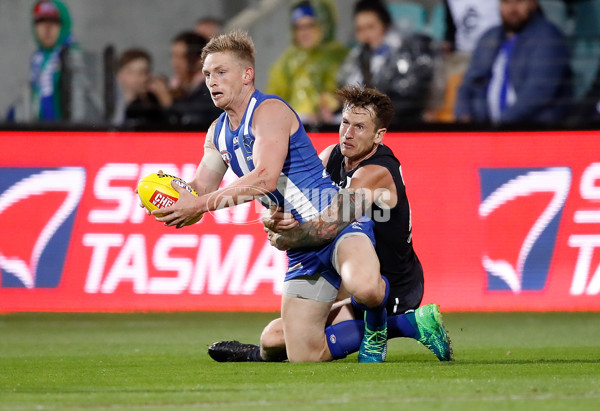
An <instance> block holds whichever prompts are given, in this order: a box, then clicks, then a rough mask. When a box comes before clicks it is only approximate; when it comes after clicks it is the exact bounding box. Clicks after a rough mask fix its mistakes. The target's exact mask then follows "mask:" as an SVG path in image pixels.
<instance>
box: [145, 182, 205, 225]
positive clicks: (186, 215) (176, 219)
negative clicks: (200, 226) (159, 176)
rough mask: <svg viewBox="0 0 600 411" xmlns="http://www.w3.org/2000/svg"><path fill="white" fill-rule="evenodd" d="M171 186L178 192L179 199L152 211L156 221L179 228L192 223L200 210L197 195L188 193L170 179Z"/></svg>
mask: <svg viewBox="0 0 600 411" xmlns="http://www.w3.org/2000/svg"><path fill="white" fill-rule="evenodd" d="M171 186H172V187H173V188H174V189H175V190H176V191H177V192H178V193H179V199H178V200H177V202H176V203H175V204H173V205H172V206H170V207H164V208H160V209H158V210H154V211H152V213H151V214H152V215H154V216H155V217H156V220H157V221H161V222H163V223H165V225H166V226H169V227H170V226H175V227H176V228H181V227H184V226H186V225H190V224H193V223H194V222H195V220H196V218H197V217H198V216H200V214H201V213H200V212H198V205H197V203H196V202H197V201H198V197H196V196H194V195H193V194H191V193H189V192H188V191H187V190H186V189H185V188H183V187H181V186H180V185H179V184H176V183H175V182H174V181H171Z"/></svg>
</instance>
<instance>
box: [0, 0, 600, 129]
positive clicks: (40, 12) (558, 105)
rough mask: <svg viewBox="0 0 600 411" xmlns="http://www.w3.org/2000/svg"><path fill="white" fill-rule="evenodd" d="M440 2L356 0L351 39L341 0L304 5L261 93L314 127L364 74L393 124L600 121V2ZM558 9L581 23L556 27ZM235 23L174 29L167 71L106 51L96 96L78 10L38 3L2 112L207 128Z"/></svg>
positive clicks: (328, 118) (324, 122) (134, 55)
mask: <svg viewBox="0 0 600 411" xmlns="http://www.w3.org/2000/svg"><path fill="white" fill-rule="evenodd" d="M430 3H431V2H429V3H428V6H425V5H424V4H422V3H420V2H419V1H417V0H414V1H387V2H385V1H383V0H357V1H355V2H354V3H353V4H352V7H353V12H352V19H353V21H352V22H343V24H351V25H352V26H353V29H354V30H353V32H354V38H353V39H352V40H351V41H350V42H349V43H343V42H340V41H339V40H338V38H337V35H336V29H337V27H336V26H337V25H338V24H339V22H338V16H337V10H336V7H335V3H334V2H333V1H332V0H301V1H295V2H293V4H292V5H291V7H290V9H289V28H290V32H291V44H289V46H288V47H287V48H286V49H285V50H284V51H283V53H282V54H281V55H280V56H279V58H278V59H277V60H276V61H275V62H274V64H273V65H272V66H271V67H270V70H269V78H268V83H267V86H266V90H264V91H266V92H267V93H270V94H277V95H279V96H281V97H283V98H284V99H285V100H286V101H287V102H288V103H289V104H290V105H291V106H292V107H293V108H294V109H295V110H296V111H297V112H298V114H299V115H300V116H301V118H302V120H303V122H304V123H305V125H306V126H307V127H312V128H315V129H319V128H320V127H326V126H331V125H335V124H339V119H340V110H341V107H340V103H339V101H337V100H336V98H335V90H336V89H337V88H339V87H341V86H344V85H350V84H356V83H363V84H366V85H367V86H370V87H375V88H378V89H379V90H381V91H382V92H384V93H386V94H388V95H389V96H390V97H391V98H392V101H393V102H394V105H395V107H396V116H395V119H394V121H393V123H392V126H391V127H392V128H394V129H400V128H402V127H403V126H406V125H408V124H413V125H414V124H426V123H473V124H483V125H491V126H495V125H505V124H523V125H524V124H533V125H544V126H547V125H550V126H551V125H565V124H571V125H594V124H599V123H600V71H599V70H598V63H599V62H600V60H599V57H598V55H592V59H591V60H592V62H591V64H587V65H586V66H585V67H584V68H583V69H584V71H585V72H586V73H587V78H588V79H589V80H588V81H587V83H585V84H583V82H581V81H578V79H580V77H581V74H579V73H580V72H581V67H580V66H578V62H579V60H577V59H578V57H579V58H581V57H582V56H583V57H584V58H585V59H586V61H587V62H590V52H589V50H593V49H594V47H595V45H597V44H600V38H599V37H597V36H594V35H593V34H592V35H590V34H589V33H590V31H589V30H587V31H586V27H584V26H585V24H586V21H587V22H588V23H587V24H591V25H597V20H596V18H597V17H600V5H599V4H598V3H600V1H598V0H553V2H551V3H550V2H544V1H542V0H485V1H482V0H439V1H438V2H436V4H434V5H433V6H431V4H430ZM544 5H546V6H545V7H542V6H544ZM548 5H554V6H557V5H559V6H560V8H557V7H554V8H552V7H550V6H548ZM556 10H560V11H559V12H560V13H563V14H564V16H561V18H563V17H564V20H561V21H569V22H571V24H570V26H568V27H561V26H560V25H559V24H556V21H557V19H556V18H555V17H556V16H555V15H553V13H554V11H556ZM590 14H592V15H595V16H596V18H589V15H590ZM586 18H587V20H586ZM553 21H554V22H553ZM590 22H591V23H590ZM226 24H227V22H226V21H222V20H220V19H218V18H213V17H205V18H202V19H200V20H198V21H197V23H196V25H195V27H190V28H188V29H184V30H182V31H181V32H179V33H176V34H175V35H174V36H173V37H172V39H171V42H170V48H171V72H170V73H169V74H168V75H165V74H159V73H155V72H154V70H153V58H152V56H151V55H150V53H149V52H148V51H146V50H145V49H144V48H143V46H140V47H136V48H130V49H127V50H123V51H121V52H120V53H118V55H116V53H114V50H113V49H112V48H111V47H108V48H107V50H106V52H105V53H104V70H103V76H104V87H103V88H104V92H103V93H102V95H98V94H99V93H98V92H97V91H96V88H94V87H93V85H92V84H91V81H90V80H89V78H88V76H87V75H86V72H87V71H86V66H85V61H84V58H83V56H82V49H81V46H80V45H79V44H78V43H77V41H76V37H74V35H73V33H72V32H71V18H70V14H69V9H68V7H67V5H66V4H65V3H63V2H61V1H59V0H43V1H39V2H37V3H35V5H34V7H33V9H32V13H31V25H32V33H33V36H34V40H35V43H36V45H37V49H36V50H35V51H34V52H33V54H32V56H31V60H30V62H29V81H28V84H26V85H24V87H23V88H22V92H21V93H20V95H19V96H15V97H16V98H15V100H14V102H13V104H11V106H10V107H9V109H8V111H7V113H5V121H6V122H8V123H36V122H62V123H64V122H69V123H73V124H86V123H88V124H109V125H111V126H115V127H123V128H131V129H135V128H136V127H154V126H160V127H164V126H193V127H197V128H198V129H201V128H206V127H208V125H210V123H212V121H213V120H214V119H215V118H216V117H217V116H218V115H219V114H220V110H218V109H216V108H215V107H214V105H213V104H212V100H211V97H210V95H209V93H208V90H207V88H206V86H205V84H204V76H203V73H202V67H201V61H200V55H201V51H202V48H203V47H204V45H205V44H206V43H207V42H208V41H209V40H210V38H212V37H213V36H217V35H219V34H220V33H222V32H223V31H224V30H225V28H226ZM592 31H593V30H592ZM582 33H583V34H582ZM258 47H260V45H258ZM590 73H591V74H590ZM578 76H579V77H578Z"/></svg>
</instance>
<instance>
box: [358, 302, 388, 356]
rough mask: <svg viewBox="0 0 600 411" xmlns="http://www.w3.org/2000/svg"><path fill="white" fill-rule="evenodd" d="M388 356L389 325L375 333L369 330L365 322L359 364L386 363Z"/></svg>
mask: <svg viewBox="0 0 600 411" xmlns="http://www.w3.org/2000/svg"><path fill="white" fill-rule="evenodd" d="M365 315H366V313H365ZM386 355H387V323H386V324H384V325H383V326H382V327H380V328H378V329H376V330H375V331H372V330H369V327H367V323H366V321H365V335H364V337H363V339H362V342H361V344H360V351H359V352H358V362H361V363H363V362H365V363H366V362H384V361H385V357H386Z"/></svg>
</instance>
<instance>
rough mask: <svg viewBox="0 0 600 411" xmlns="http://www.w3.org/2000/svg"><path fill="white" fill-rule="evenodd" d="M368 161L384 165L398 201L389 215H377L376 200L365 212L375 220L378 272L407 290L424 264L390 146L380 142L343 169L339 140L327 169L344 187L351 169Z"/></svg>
mask: <svg viewBox="0 0 600 411" xmlns="http://www.w3.org/2000/svg"><path fill="white" fill-rule="evenodd" d="M367 165H377V166H380V167H385V168H386V169H387V170H388V171H389V172H390V174H391V175H392V178H393V179H394V184H395V185H396V193H397V196H398V203H397V204H396V206H395V207H393V208H392V209H390V210H389V218H385V219H382V218H378V216H382V215H384V212H383V211H382V210H381V208H380V207H379V206H377V205H376V204H374V205H373V210H371V211H372V213H370V214H368V215H370V216H372V217H371V218H372V219H373V222H374V223H375V227H374V230H373V231H374V233H375V240H376V246H375V250H376V252H377V256H378V257H379V263H380V265H381V274H382V275H384V276H385V277H386V278H387V279H388V281H389V283H390V286H391V287H392V288H396V289H404V290H406V291H407V292H408V290H411V289H415V286H416V284H419V283H421V284H422V282H423V268H422V267H421V263H420V262H419V259H418V258H417V255H416V253H415V251H414V249H413V244H412V226H411V218H410V205H409V203H408V198H407V197H406V190H405V187H404V180H403V178H402V170H401V167H400V162H399V161H398V159H397V158H396V157H395V156H394V153H393V152H392V150H390V149H389V147H387V146H385V145H383V144H380V145H379V147H378V148H377V151H376V152H375V154H374V155H373V156H371V157H370V158H368V159H366V160H364V161H362V162H361V163H360V164H359V165H358V167H356V168H355V169H353V170H350V171H346V169H345V167H344V156H343V155H342V153H341V151H340V146H339V144H338V145H336V146H335V147H334V149H333V151H332V152H331V155H330V156H329V160H328V162H327V171H328V172H329V174H330V175H331V179H332V180H333V181H334V182H335V183H336V184H338V185H339V186H340V187H342V188H344V187H346V186H348V185H349V184H350V180H351V178H352V176H353V175H354V173H355V172H356V171H357V170H358V169H359V168H361V167H364V166H367ZM417 288H418V287H417Z"/></svg>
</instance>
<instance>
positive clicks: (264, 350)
mask: <svg viewBox="0 0 600 411" xmlns="http://www.w3.org/2000/svg"><path fill="white" fill-rule="evenodd" d="M260 356H261V357H262V358H263V360H265V361H283V360H285V358H286V352H285V339H284V338H283V321H282V319H281V318H277V319H276V320H273V321H271V322H270V323H269V324H268V325H267V326H266V327H265V328H264V330H263V332H262V334H261V336H260Z"/></svg>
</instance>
